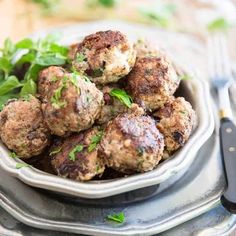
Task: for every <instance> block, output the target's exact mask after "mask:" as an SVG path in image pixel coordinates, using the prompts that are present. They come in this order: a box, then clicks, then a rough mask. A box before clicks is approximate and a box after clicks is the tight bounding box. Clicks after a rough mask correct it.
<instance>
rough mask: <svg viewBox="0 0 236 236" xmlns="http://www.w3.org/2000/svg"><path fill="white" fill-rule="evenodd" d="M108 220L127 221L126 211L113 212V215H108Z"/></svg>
mask: <svg viewBox="0 0 236 236" xmlns="http://www.w3.org/2000/svg"><path fill="white" fill-rule="evenodd" d="M106 219H107V220H112V221H115V222H118V223H124V222H125V214H124V212H119V213H117V214H113V215H108V216H107V217H106Z"/></svg>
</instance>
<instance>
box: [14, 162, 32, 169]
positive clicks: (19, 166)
mask: <svg viewBox="0 0 236 236" xmlns="http://www.w3.org/2000/svg"><path fill="white" fill-rule="evenodd" d="M30 166H31V165H29V164H27V163H17V164H16V169H21V168H23V167H30Z"/></svg>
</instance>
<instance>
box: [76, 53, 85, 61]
mask: <svg viewBox="0 0 236 236" xmlns="http://www.w3.org/2000/svg"><path fill="white" fill-rule="evenodd" d="M85 59H86V56H85V55H83V54H81V53H77V54H76V61H77V62H78V63H81V62H83V61H85Z"/></svg>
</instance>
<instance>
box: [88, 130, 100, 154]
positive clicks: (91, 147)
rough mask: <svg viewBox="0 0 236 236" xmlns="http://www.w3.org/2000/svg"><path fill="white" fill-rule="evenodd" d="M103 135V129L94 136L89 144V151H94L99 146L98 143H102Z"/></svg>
mask: <svg viewBox="0 0 236 236" xmlns="http://www.w3.org/2000/svg"><path fill="white" fill-rule="evenodd" d="M102 135H103V131H99V132H98V133H97V134H96V135H94V136H92V138H91V142H90V144H89V146H88V151H89V152H92V151H93V150H94V149H95V148H96V147H97V145H98V143H100V141H101V139H102Z"/></svg>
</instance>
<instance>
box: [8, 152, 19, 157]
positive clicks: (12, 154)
mask: <svg viewBox="0 0 236 236" xmlns="http://www.w3.org/2000/svg"><path fill="white" fill-rule="evenodd" d="M10 157H11V158H17V157H18V156H17V154H16V153H15V152H11V153H10Z"/></svg>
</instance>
